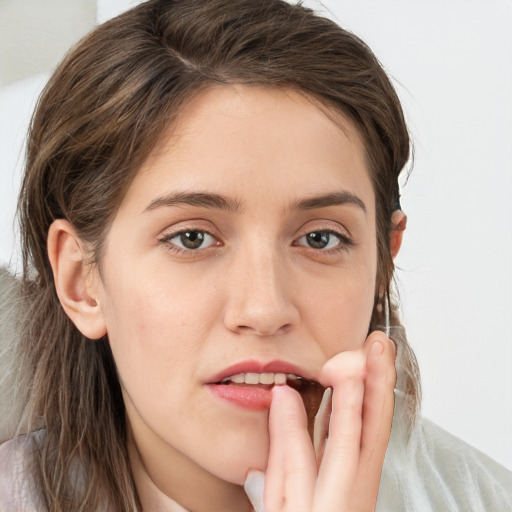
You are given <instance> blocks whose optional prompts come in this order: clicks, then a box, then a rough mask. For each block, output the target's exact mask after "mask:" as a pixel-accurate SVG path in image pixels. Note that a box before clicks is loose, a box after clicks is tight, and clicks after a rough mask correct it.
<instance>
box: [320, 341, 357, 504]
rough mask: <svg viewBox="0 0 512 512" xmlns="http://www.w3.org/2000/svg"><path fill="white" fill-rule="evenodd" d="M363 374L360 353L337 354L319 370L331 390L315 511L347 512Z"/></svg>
mask: <svg viewBox="0 0 512 512" xmlns="http://www.w3.org/2000/svg"><path fill="white" fill-rule="evenodd" d="M365 371H366V358H365V356H364V354H363V352H362V351H361V350H357V351H350V352H342V353H340V354H337V355H336V356H334V357H333V358H332V359H330V360H329V361H328V363H327V364H326V365H325V366H324V368H323V369H322V372H321V376H320V379H321V381H322V382H321V383H322V385H324V386H326V387H332V388H333V397H332V413H331V420H330V425H329V437H328V439H327V443H326V446H325V451H324V455H323V460H322V464H321V466H320V471H319V476H318V482H317V489H316V492H315V510H321V511H323V510H345V509H346V505H347V502H348V497H349V496H350V491H351V488H352V486H353V483H354V479H355V477H356V472H357V469H358V466H359V454H360V445H361V428H362V407H363V397H364V377H365Z"/></svg>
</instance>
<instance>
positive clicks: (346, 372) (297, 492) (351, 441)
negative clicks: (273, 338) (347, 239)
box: [246, 331, 396, 512]
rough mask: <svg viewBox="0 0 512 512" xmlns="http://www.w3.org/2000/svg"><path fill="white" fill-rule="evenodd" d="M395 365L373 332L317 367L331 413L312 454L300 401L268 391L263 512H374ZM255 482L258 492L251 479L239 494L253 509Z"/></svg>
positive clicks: (387, 345) (388, 345)
mask: <svg viewBox="0 0 512 512" xmlns="http://www.w3.org/2000/svg"><path fill="white" fill-rule="evenodd" d="M394 359H395V347H394V344H393V342H392V341H391V340H389V339H388V338H387V337H386V336H385V334H384V333H382V332H379V331H375V332H373V333H372V334H370V336H368V338H367V340H366V341H365V343H364V346H363V348H362V349H360V350H354V351H345V352H341V353H340V354H337V355H336V356H334V357H333V358H332V359H330V360H329V361H328V362H327V363H326V364H325V365H324V367H323V368H322V370H321V373H320V376H319V378H318V380H319V381H320V383H321V384H322V385H323V386H324V387H326V388H329V387H330V388H332V390H333V393H332V413H331V415H330V420H329V421H328V437H327V428H325V432H324V435H323V437H324V438H325V442H321V443H320V448H319V451H318V453H316V454H315V450H314V448H313V445H312V443H311V440H310V437H309V434H308V429H307V418H306V412H305V410H304V405H303V403H302V399H301V397H300V395H299V394H298V393H297V392H296V391H295V390H293V389H291V388H290V387H288V386H274V389H273V391H272V392H273V395H274V396H273V399H272V404H271V407H270V415H269V433H270V453H269V460H268V466H267V471H266V476H265V478H264V482H265V484H264V493H263V502H264V506H263V510H264V512H356V511H357V512H372V511H374V510H375V503H376V500H377V492H378V489H379V482H380V475H381V471H382V464H383V462H384V455H385V453H386V448H387V444H388V441H389V435H390V431H391V420H392V417H393V408H394V394H393V389H394V386H395V382H396V372H395V366H394ZM324 423H325V424H327V422H324ZM320 424H322V422H321V421H320ZM315 428H316V425H315ZM258 482H259V485H260V487H261V486H263V480H262V475H261V473H259V474H257V473H256V472H253V473H252V474H251V473H250V474H249V476H248V480H247V481H246V490H247V493H248V495H249V497H250V498H251V501H252V502H253V505H256V503H255V501H256V499H257V498H255V496H254V494H255V493H254V491H253V490H251V485H254V484H256V486H257V485H258ZM248 484H249V485H248ZM251 494H252V495H253V496H251ZM260 501H261V497H260ZM255 508H256V510H257V512H259V511H258V508H259V509H260V510H261V505H256V506H255Z"/></svg>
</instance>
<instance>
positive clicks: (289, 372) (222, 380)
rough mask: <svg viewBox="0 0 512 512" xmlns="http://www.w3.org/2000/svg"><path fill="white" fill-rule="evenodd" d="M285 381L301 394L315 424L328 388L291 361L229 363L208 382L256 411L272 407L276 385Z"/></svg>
mask: <svg viewBox="0 0 512 512" xmlns="http://www.w3.org/2000/svg"><path fill="white" fill-rule="evenodd" d="M284 384H287V385H288V386H290V387H292V388H294V389H295V390H297V391H298V392H299V393H300V395H301V397H302V400H303V402H304V406H305V409H306V413H307V416H308V424H311V425H312V423H313V419H314V417H315V415H316V413H317V411H318V407H319V406H320V402H321V400H322V396H323V393H324V387H323V386H322V385H320V384H319V383H318V382H317V381H315V380H314V379H313V378H312V374H311V372H309V371H308V370H304V369H301V368H299V367H297V366H295V365H292V364H290V363H288V362H285V361H271V362H269V363H261V362H259V361H245V362H242V363H238V364H235V365H232V366H229V367H228V368H226V369H224V370H222V371H221V372H220V373H218V374H216V375H214V376H213V377H212V378H211V379H208V381H207V382H206V383H205V385H206V387H207V388H208V390H209V391H210V392H211V393H212V394H213V395H215V396H216V397H217V398H220V399H221V400H223V401H227V402H229V403H231V405H234V406H236V407H241V408H243V409H249V410H254V411H261V410H265V409H268V408H269V407H270V404H271V402H272V392H271V390H272V387H273V386H274V385H284Z"/></svg>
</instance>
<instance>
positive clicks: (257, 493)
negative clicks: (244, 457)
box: [244, 469, 265, 512]
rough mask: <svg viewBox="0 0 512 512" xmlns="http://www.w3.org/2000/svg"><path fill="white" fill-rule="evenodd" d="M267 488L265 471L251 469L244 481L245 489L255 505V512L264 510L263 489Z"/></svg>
mask: <svg viewBox="0 0 512 512" xmlns="http://www.w3.org/2000/svg"><path fill="white" fill-rule="evenodd" d="M264 489H265V473H263V472H262V471H258V470H257V469H250V470H249V473H248V474H247V478H246V479H245V483H244V490H245V493H246V494H247V497H248V498H249V501H250V502H251V505H252V506H253V507H254V512H263V491H264Z"/></svg>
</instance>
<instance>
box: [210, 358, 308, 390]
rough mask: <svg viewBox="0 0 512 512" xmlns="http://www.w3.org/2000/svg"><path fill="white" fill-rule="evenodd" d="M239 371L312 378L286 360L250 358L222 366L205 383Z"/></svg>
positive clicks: (211, 382)
mask: <svg viewBox="0 0 512 512" xmlns="http://www.w3.org/2000/svg"><path fill="white" fill-rule="evenodd" d="M239 373H285V374H286V373H293V374H294V375H297V376H298V377H303V378H305V379H310V380H314V376H313V374H312V372H310V371H308V370H306V369H304V368H301V367H299V366H297V365H295V364H292V363H289V362H287V361H279V360H274V361H268V362H262V361H257V360H255V359H251V360H247V361H241V362H239V363H235V364H233V365H231V366H228V367H227V368H224V370H222V371H220V372H219V373H216V374H215V375H213V376H212V377H210V378H209V379H208V380H207V381H206V383H207V384H214V383H217V382H220V381H221V380H223V379H225V378H226V377H232V376H233V375H237V374H239Z"/></svg>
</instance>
